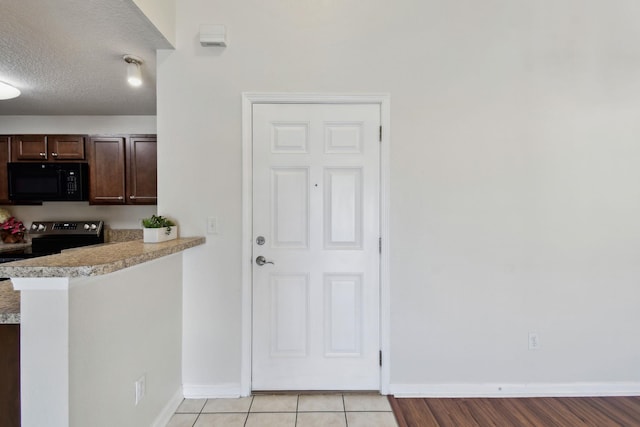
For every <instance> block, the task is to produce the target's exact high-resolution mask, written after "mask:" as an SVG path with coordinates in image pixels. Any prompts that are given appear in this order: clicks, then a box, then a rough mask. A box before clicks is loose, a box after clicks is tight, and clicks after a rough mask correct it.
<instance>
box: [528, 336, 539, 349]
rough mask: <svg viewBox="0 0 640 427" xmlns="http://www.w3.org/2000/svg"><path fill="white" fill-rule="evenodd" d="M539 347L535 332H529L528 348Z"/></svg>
mask: <svg viewBox="0 0 640 427" xmlns="http://www.w3.org/2000/svg"><path fill="white" fill-rule="evenodd" d="M539 348H540V339H539V338H538V333H537V332H529V350H537V349H539Z"/></svg>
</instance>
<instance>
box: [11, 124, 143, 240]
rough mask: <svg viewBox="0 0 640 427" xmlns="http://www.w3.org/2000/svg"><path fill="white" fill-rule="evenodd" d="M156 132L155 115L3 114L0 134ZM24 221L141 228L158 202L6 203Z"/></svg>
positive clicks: (12, 212) (26, 222)
mask: <svg viewBox="0 0 640 427" xmlns="http://www.w3.org/2000/svg"><path fill="white" fill-rule="evenodd" d="M46 133H51V134H65V133H69V134H76V133H80V134H111V133H138V134H154V133H156V117H155V116H0V135H15V134H46ZM3 208H5V209H8V210H9V211H10V212H11V214H12V215H14V216H15V217H16V218H18V219H20V220H21V221H22V222H24V223H25V224H28V223H30V222H32V221H48V220H58V219H65V220H85V219H102V220H104V221H105V223H106V224H107V225H108V226H109V227H111V228H140V227H141V226H140V219H142V218H145V217H148V216H151V215H152V214H154V213H156V206H90V205H89V202H45V203H43V204H42V206H13V205H10V206H3Z"/></svg>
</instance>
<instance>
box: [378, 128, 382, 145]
mask: <svg viewBox="0 0 640 427" xmlns="http://www.w3.org/2000/svg"><path fill="white" fill-rule="evenodd" d="M378 141H380V142H382V126H380V134H379V135H378Z"/></svg>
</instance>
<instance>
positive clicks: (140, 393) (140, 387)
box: [135, 375, 147, 406]
mask: <svg viewBox="0 0 640 427" xmlns="http://www.w3.org/2000/svg"><path fill="white" fill-rule="evenodd" d="M146 383H147V376H146V375H142V376H141V377H140V378H138V380H137V381H136V383H135V386H136V406H137V405H138V403H140V401H141V400H142V399H143V398H144V395H145V393H146V391H147V390H146V389H147V384H146Z"/></svg>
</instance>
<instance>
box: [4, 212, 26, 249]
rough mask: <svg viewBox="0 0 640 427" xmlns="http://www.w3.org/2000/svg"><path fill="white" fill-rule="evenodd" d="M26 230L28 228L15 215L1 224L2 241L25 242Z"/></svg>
mask: <svg viewBox="0 0 640 427" xmlns="http://www.w3.org/2000/svg"><path fill="white" fill-rule="evenodd" d="M25 231H26V228H25V226H24V224H23V223H22V221H18V220H17V219H15V218H14V217H11V218H9V219H8V220H6V221H5V222H3V223H2V224H0V237H2V241H3V242H5V243H22V242H24V232H25Z"/></svg>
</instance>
